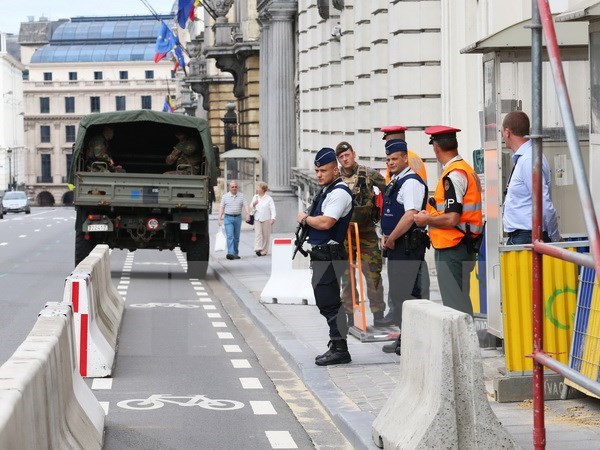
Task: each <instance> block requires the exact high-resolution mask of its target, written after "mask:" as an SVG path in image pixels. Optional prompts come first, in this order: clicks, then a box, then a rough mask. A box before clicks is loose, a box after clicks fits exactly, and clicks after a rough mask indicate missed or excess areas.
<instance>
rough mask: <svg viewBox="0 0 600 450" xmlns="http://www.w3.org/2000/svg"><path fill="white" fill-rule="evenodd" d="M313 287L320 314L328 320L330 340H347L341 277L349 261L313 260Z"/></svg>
mask: <svg viewBox="0 0 600 450" xmlns="http://www.w3.org/2000/svg"><path fill="white" fill-rule="evenodd" d="M310 265H311V268H312V280H311V282H312V287H313V291H314V293H315V301H316V303H317V307H318V308H319V312H320V313H321V315H322V316H323V317H325V319H326V320H327V325H328V326H329V339H331V340H338V339H346V336H347V335H348V323H347V318H346V313H345V311H344V308H343V306H342V301H341V299H340V283H339V280H340V277H341V276H342V274H343V273H344V270H345V269H346V266H347V265H348V261H340V260H336V261H318V260H315V259H313V258H311V262H310Z"/></svg>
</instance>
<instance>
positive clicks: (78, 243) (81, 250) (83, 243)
mask: <svg viewBox="0 0 600 450" xmlns="http://www.w3.org/2000/svg"><path fill="white" fill-rule="evenodd" d="M85 216H86V214H85V212H83V211H81V210H79V209H78V210H77V217H76V219H75V266H77V265H78V264H79V263H80V262H81V261H83V260H84V259H85V258H87V256H88V255H89V254H90V252H91V251H92V250H93V249H94V244H92V243H91V242H90V241H88V240H87V239H86V238H85V233H84V232H83V231H81V227H82V226H83V222H84V220H85Z"/></svg>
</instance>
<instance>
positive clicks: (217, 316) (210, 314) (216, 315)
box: [206, 313, 221, 319]
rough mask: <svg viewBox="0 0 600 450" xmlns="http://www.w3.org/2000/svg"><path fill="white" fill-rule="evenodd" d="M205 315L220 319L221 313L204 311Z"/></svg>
mask: <svg viewBox="0 0 600 450" xmlns="http://www.w3.org/2000/svg"><path fill="white" fill-rule="evenodd" d="M206 316H207V317H208V318H209V319H221V314H219V313H206Z"/></svg>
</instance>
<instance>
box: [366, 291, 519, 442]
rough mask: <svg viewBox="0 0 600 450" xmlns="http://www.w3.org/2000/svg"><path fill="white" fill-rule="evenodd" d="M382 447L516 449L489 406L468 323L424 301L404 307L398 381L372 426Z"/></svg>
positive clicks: (456, 313)
mask: <svg viewBox="0 0 600 450" xmlns="http://www.w3.org/2000/svg"><path fill="white" fill-rule="evenodd" d="M373 440H374V441H375V444H377V445H378V446H380V447H383V448H385V449H391V448H396V449H412V448H420V449H421V448H422V449H425V448H455V449H475V448H493V449H499V448H517V446H516V444H515V442H514V441H513V439H512V437H511V436H510V435H509V434H508V433H507V432H506V430H505V429H504V428H503V427H502V425H501V424H500V422H499V421H498V419H497V418H496V416H495V414H494V413H493V411H492V410H491V408H490V405H489V402H488V400H487V397H486V393H485V388H484V384H483V367H482V364H481V357H480V354H479V345H478V342H477V336H476V333H475V327H474V325H473V320H472V319H471V317H470V316H468V315H467V314H464V313H461V312H459V311H456V310H454V309H451V308H447V307H445V306H441V305H438V304H435V303H433V302H430V301H428V300H412V301H408V302H405V303H404V309H403V323H402V356H401V357H400V382H399V385H398V387H397V388H396V390H395V391H394V392H393V393H392V396H391V397H390V399H389V400H388V402H387V403H386V404H385V406H384V407H383V409H382V410H381V412H380V413H379V415H378V416H377V418H376V419H375V421H374V422H373Z"/></svg>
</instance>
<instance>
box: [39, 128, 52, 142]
mask: <svg viewBox="0 0 600 450" xmlns="http://www.w3.org/2000/svg"><path fill="white" fill-rule="evenodd" d="M40 142H44V143H48V142H50V126H49V125H40Z"/></svg>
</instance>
